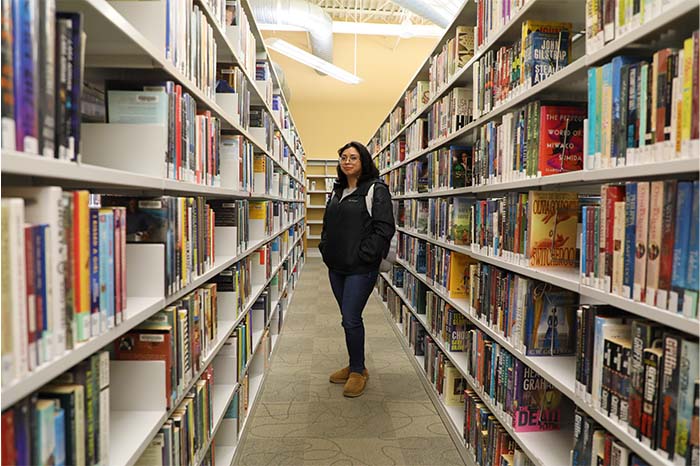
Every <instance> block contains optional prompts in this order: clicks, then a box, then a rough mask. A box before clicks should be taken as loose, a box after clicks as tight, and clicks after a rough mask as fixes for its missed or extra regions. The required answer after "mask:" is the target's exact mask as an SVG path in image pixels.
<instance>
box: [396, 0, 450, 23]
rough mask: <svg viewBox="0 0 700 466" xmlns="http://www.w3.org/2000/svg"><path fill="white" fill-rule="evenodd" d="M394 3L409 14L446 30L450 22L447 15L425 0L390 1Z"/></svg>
mask: <svg viewBox="0 0 700 466" xmlns="http://www.w3.org/2000/svg"><path fill="white" fill-rule="evenodd" d="M391 1H392V2H394V3H396V4H397V5H398V6H400V7H401V8H405V9H407V10H408V11H410V12H411V13H413V14H415V15H418V16H420V17H422V18H425V19H428V20H430V21H432V22H433V23H435V24H436V25H438V26H440V27H441V28H443V29H446V28H447V27H448V26H449V25H450V23H451V22H452V18H451V17H450V16H449V13H448V12H447V11H444V10H440V9H439V8H435V7H434V6H433V5H430V4H428V3H427V2H425V0H391Z"/></svg>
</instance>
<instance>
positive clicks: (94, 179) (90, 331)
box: [1, 0, 306, 465]
mask: <svg viewBox="0 0 700 466" xmlns="http://www.w3.org/2000/svg"><path fill="white" fill-rule="evenodd" d="M175 17H178V18H179V19H180V20H182V21H181V22H180V21H175V20H174V18H175ZM249 17H250V16H249V15H248V16H246V14H245V13H244V12H243V9H242V8H241V3H240V2H239V1H233V2H232V1H223V0H196V1H195V2H190V3H187V2H181V3H177V4H175V3H172V2H170V3H169V2H166V1H165V0H158V1H153V2H129V1H105V0H65V1H64V0H57V1H53V0H48V1H42V2H30V1H25V0H3V1H2V35H3V44H2V65H3V66H2V70H3V72H2V74H3V82H2V99H3V105H2V185H3V192H2V240H3V241H2V254H1V255H2V261H3V264H2V270H3V279H2V300H3V302H2V313H1V314H2V315H1V318H2V322H1V323H2V396H1V398H2V426H3V443H2V463H3V464H81V465H82V464H89V465H93V464H115V465H134V464H138V465H159V464H183V465H184V464H187V465H200V464H202V465H204V464H213V459H212V453H213V452H214V451H218V450H219V449H220V448H221V449H222V450H221V452H222V455H221V458H225V457H228V458H229V461H228V463H226V464H231V463H232V460H233V453H234V451H235V445H236V443H237V439H238V436H239V435H240V432H241V430H242V429H239V428H238V427H239V426H240V427H242V423H243V422H244V420H245V419H246V415H247V412H248V410H249V409H250V407H251V405H252V403H253V401H254V396H253V397H249V395H250V394H251V393H253V395H254V394H255V393H256V392H255V391H257V390H259V389H260V386H261V384H260V382H261V381H263V380H264V374H265V371H266V369H267V364H268V358H269V355H270V353H271V351H272V348H273V346H274V344H275V342H276V341H277V338H276V337H277V335H278V334H279V331H280V329H281V327H282V323H283V321H284V315H285V313H286V310H287V309H288V306H289V302H290V298H291V294H292V293H293V290H294V287H295V285H296V282H297V280H298V275H299V273H300V271H301V268H302V267H303V264H304V257H305V256H304V253H303V247H302V238H303V236H304V234H305V232H306V220H305V216H306V206H305V201H306V199H305V197H304V195H305V190H306V181H305V170H304V165H303V163H304V159H305V156H304V154H303V147H302V145H301V141H300V140H299V137H298V133H297V131H296V129H295V127H294V125H293V121H292V120H291V115H290V114H289V111H288V106H287V104H286V101H284V99H283V96H282V91H281V90H280V87H279V85H278V84H279V81H278V80H277V78H276V77H274V75H273V72H272V71H270V69H271V68H270V64H269V56H268V55H266V54H260V53H258V54H256V49H257V50H258V51H264V47H260V46H258V47H257V48H256V43H257V44H258V45H260V44H262V40H261V38H260V37H258V38H254V37H253V34H252V33H251V31H250V23H249V22H248V21H249V20H248V18H249ZM251 20H252V18H251ZM185 25H187V26H186V27H185ZM32 43H34V44H36V45H37V47H34V48H32V47H30V46H29V45H27V44H32ZM261 57H264V58H261ZM249 380H251V381H254V382H255V383H254V384H253V385H250V386H249ZM252 388H254V389H255V391H253V390H252ZM239 400H240V403H239Z"/></svg>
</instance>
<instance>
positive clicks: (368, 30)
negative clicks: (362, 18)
mask: <svg viewBox="0 0 700 466" xmlns="http://www.w3.org/2000/svg"><path fill="white" fill-rule="evenodd" d="M258 28H259V29H260V30H261V31H291V32H306V29H304V28H300V27H297V26H289V25H286V24H258ZM333 33H334V34H360V35H367V36H397V37H402V38H404V39H406V38H410V37H442V36H443V34H445V30H444V29H442V28H441V27H439V26H436V25H434V24H411V25H410V26H408V25H403V24H388V23H355V22H352V21H333Z"/></svg>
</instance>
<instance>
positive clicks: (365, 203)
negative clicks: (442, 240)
mask: <svg viewBox="0 0 700 466" xmlns="http://www.w3.org/2000/svg"><path fill="white" fill-rule="evenodd" d="M338 155H339V156H340V158H339V163H338V168H337V170H338V178H337V180H336V182H335V185H334V187H333V193H332V195H331V198H330V200H329V201H328V204H327V205H326V211H325V213H324V216H323V232H322V233H321V242H320V244H319V246H318V248H319V250H320V251H321V255H322V256H323V262H325V263H326V265H327V266H328V276H329V279H330V282H331V288H332V289H333V294H334V295H335V299H336V301H338V306H339V307H340V313H341V314H342V325H343V329H344V330H345V344H346V345H347V348H348V355H349V357H350V363H349V365H348V366H347V367H345V368H343V369H340V370H338V371H336V372H334V373H333V374H331V376H330V381H331V382H332V383H343V384H345V387H344V390H343V395H345V396H348V397H356V396H360V395H362V393H363V392H364V389H365V385H366V383H367V379H368V378H369V373H368V372H367V369H366V368H365V327H364V324H363V322H362V311H363V310H364V308H365V304H367V299H368V298H369V295H370V293H371V292H372V288H373V287H374V284H375V282H376V281H377V276H378V275H379V265H380V264H381V262H382V258H384V257H386V255H387V253H388V252H389V247H390V244H391V238H392V237H393V236H394V231H395V227H394V214H393V209H392V205H391V195H390V194H389V189H388V187H387V186H386V184H384V182H382V181H381V180H380V179H379V170H377V167H376V166H375V165H374V163H372V157H371V156H370V154H369V151H368V150H367V148H366V147H365V146H364V145H362V144H360V143H359V142H355V141H352V142H349V143H347V144H345V145H344V146H343V147H341V148H340V149H339V150H338Z"/></svg>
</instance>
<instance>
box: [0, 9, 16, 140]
mask: <svg viewBox="0 0 700 466" xmlns="http://www.w3.org/2000/svg"><path fill="white" fill-rule="evenodd" d="M12 6H13V2H12V0H4V1H3V2H2V31H1V34H2V63H1V65H2V96H1V98H2V110H1V115H0V117H1V120H0V134H1V135H2V148H3V149H5V150H15V144H16V141H15V90H14V73H15V64H14V23H13V20H14V17H13V15H12Z"/></svg>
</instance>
